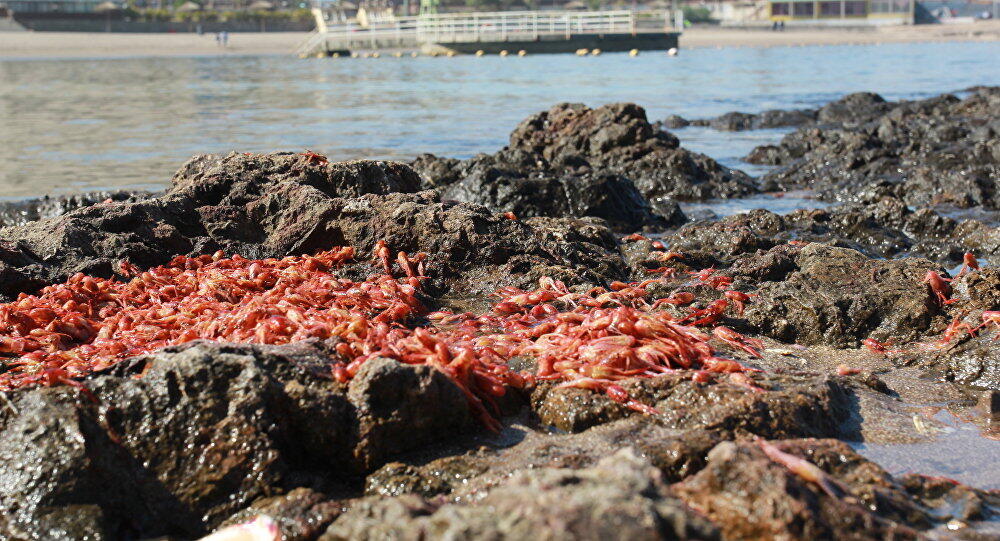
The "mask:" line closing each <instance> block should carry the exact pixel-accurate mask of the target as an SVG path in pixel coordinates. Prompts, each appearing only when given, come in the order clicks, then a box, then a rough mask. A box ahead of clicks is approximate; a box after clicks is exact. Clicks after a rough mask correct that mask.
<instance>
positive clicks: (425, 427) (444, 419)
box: [347, 358, 475, 470]
mask: <svg viewBox="0 0 1000 541" xmlns="http://www.w3.org/2000/svg"><path fill="white" fill-rule="evenodd" d="M347 398H348V399H349V400H350V401H351V403H352V404H353V405H354V411H355V413H354V415H355V416H356V418H357V422H358V433H359V435H360V441H359V443H358V445H357V446H356V447H355V449H354V454H355V457H356V458H358V460H359V462H361V464H362V466H363V467H364V469H365V470H370V469H373V468H375V467H377V466H378V465H379V464H382V463H383V462H385V459H386V458H387V457H390V456H392V455H394V454H398V453H401V452H403V451H407V450H410V449H413V448H415V447H419V446H422V445H427V444H429V443H432V442H434V441H438V440H440V439H441V435H442V434H457V433H461V432H463V431H468V430H472V429H473V428H475V425H474V423H473V419H472V415H471V414H470V412H469V407H468V401H467V399H466V397H465V395H464V393H463V392H462V390H461V389H459V388H458V387H457V386H456V385H455V384H454V383H452V382H451V380H449V379H448V378H447V377H446V376H445V375H444V373H443V372H441V371H440V370H437V369H435V368H432V367H430V366H424V365H416V366H413V365H407V364H403V363H400V362H399V361H396V360H393V359H385V358H375V359H372V360H370V361H368V362H366V363H365V364H364V365H363V366H362V367H361V369H360V370H359V371H358V373H357V375H356V376H355V377H354V379H352V380H351V382H350V385H349V387H348V391H347ZM422 403H423V404H433V408H434V409H435V410H436V411H435V412H434V413H431V412H428V411H427V409H426V408H422V407H420V404H422ZM442 412H443V413H444V414H443V415H442V414H441V413H442Z"/></svg>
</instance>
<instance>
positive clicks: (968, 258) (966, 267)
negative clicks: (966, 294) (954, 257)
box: [955, 252, 979, 278]
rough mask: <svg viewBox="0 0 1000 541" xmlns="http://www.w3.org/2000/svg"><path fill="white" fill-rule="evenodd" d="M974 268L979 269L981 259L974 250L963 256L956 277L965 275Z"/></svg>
mask: <svg viewBox="0 0 1000 541" xmlns="http://www.w3.org/2000/svg"><path fill="white" fill-rule="evenodd" d="M974 270H979V261H978V260H977V259H976V256H975V254H973V253H972V252H965V255H964V256H962V267H961V268H959V269H958V274H956V275H955V278H959V277H962V276H965V275H966V274H968V273H970V272H972V271H974Z"/></svg>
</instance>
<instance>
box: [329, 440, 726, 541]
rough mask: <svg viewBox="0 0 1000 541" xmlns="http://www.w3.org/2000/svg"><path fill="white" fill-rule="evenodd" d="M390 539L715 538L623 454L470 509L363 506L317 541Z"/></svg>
mask: <svg viewBox="0 0 1000 541" xmlns="http://www.w3.org/2000/svg"><path fill="white" fill-rule="evenodd" d="M556 517H558V520H554V518H556ZM388 537H391V538H394V539H426V538H477V539H527V538H532V539H536V538H538V539H560V538H566V537H572V538H574V539H608V538H619V539H688V538H698V539H717V538H718V533H717V532H716V530H715V528H714V527H713V526H712V525H711V524H710V523H708V522H707V521H705V520H704V519H702V518H700V517H698V516H697V515H695V514H693V513H691V512H690V511H689V510H688V509H686V508H685V507H684V506H683V505H682V504H680V503H679V502H678V501H677V500H676V499H674V498H672V497H671V496H670V494H669V489H668V488H667V486H666V484H665V483H664V482H663V480H662V476H661V474H660V472H659V470H657V469H656V468H654V467H652V465H650V464H649V463H648V462H647V461H645V460H644V459H642V458H639V457H638V456H637V455H636V454H635V453H634V452H633V451H631V450H629V449H624V450H621V451H619V452H618V453H615V454H614V455H611V456H608V457H607V458H605V459H603V460H601V461H600V462H598V463H597V464H596V465H594V466H592V467H588V468H583V469H569V468H543V469H536V470H533V471H531V470H529V471H523V472H519V473H516V474H514V475H513V476H512V477H510V478H509V479H507V480H505V481H504V482H503V483H501V484H500V485H499V486H496V487H493V488H491V489H490V490H489V491H488V492H487V493H486V494H485V495H483V496H482V497H481V498H478V499H476V500H475V501H474V502H470V503H449V504H443V505H442V503H441V502H440V501H427V500H423V499H420V498H418V497H416V496H403V497H400V498H391V499H380V500H377V499H368V500H363V501H361V502H359V503H358V504H357V505H356V506H354V507H353V508H352V509H351V510H349V511H348V512H346V513H345V514H344V515H342V516H341V517H340V518H338V519H337V521H336V522H334V523H333V525H332V526H330V528H329V529H328V530H327V532H326V534H325V535H324V536H323V537H322V538H321V539H322V540H324V541H333V540H337V539H382V538H388Z"/></svg>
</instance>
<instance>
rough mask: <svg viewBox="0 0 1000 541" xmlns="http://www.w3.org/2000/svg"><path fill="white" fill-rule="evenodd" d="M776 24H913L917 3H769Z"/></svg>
mask: <svg viewBox="0 0 1000 541" xmlns="http://www.w3.org/2000/svg"><path fill="white" fill-rule="evenodd" d="M768 7H769V10H768V13H769V14H770V20H771V21H773V22H782V23H784V24H787V25H804V26H878V25H901V24H913V22H914V21H913V10H914V0H769V1H768Z"/></svg>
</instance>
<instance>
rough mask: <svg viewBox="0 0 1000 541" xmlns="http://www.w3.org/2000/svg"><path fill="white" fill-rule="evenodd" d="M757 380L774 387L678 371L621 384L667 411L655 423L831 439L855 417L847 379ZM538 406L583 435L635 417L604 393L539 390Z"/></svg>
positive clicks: (545, 417)
mask: <svg viewBox="0 0 1000 541" xmlns="http://www.w3.org/2000/svg"><path fill="white" fill-rule="evenodd" d="M754 383H755V384H756V385H758V386H760V387H762V388H764V389H767V390H768V391H769V392H766V393H756V392H751V391H749V390H748V389H746V388H745V387H742V386H739V385H735V384H732V383H729V382H727V381H725V379H721V380H720V381H719V382H717V383H713V384H710V385H706V384H701V383H695V382H693V381H691V374H690V373H685V372H678V373H677V374H668V375H664V376H661V377H657V378H653V379H636V380H629V381H627V382H623V384H622V386H623V388H625V389H626V390H627V391H629V394H630V395H631V396H632V397H634V398H636V399H637V400H639V401H641V402H643V403H645V404H648V405H650V406H653V407H654V408H656V409H657V410H658V411H660V412H662V413H661V414H660V415H657V416H656V418H655V419H656V422H657V423H659V424H661V425H663V426H665V427H668V428H672V429H676V430H691V429H705V430H724V431H728V432H734V431H735V432H743V433H747V432H749V433H754V434H760V435H764V436H767V437H774V438H786V437H796V436H815V437H833V436H837V435H840V434H841V423H842V422H844V421H845V420H846V419H847V418H848V416H849V410H850V400H849V398H848V392H847V390H846V389H845V387H844V386H843V384H842V383H841V382H838V381H836V380H831V379H828V378H825V377H801V376H776V375H767V376H761V377H759V378H755V379H754ZM531 401H532V408H533V409H534V410H535V411H536V413H537V414H538V417H539V420H540V421H541V423H542V424H544V425H549V426H553V427H556V428H558V429H560V430H564V431H567V432H579V431H581V430H586V429H588V428H590V427H592V426H596V425H598V424H602V423H607V422H609V421H613V420H616V419H621V418H623V417H625V416H628V415H633V414H636V413H635V412H634V411H633V410H630V409H627V408H624V407H623V406H620V405H619V404H616V403H615V402H613V401H611V399H609V398H608V397H607V396H605V395H603V394H597V393H594V392H591V391H586V390H583V389H573V388H551V387H539V389H537V390H536V391H535V393H534V395H533V396H532V399H531Z"/></svg>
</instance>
